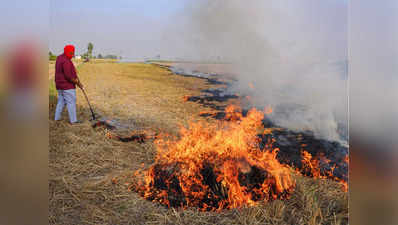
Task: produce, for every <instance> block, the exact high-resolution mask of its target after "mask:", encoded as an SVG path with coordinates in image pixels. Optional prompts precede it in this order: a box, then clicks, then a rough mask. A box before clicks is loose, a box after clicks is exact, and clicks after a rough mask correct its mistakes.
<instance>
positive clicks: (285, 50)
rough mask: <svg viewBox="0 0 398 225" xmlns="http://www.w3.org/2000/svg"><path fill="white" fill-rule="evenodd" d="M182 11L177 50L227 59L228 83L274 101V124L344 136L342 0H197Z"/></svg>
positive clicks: (257, 99)
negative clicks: (232, 80) (231, 79)
mask: <svg viewBox="0 0 398 225" xmlns="http://www.w3.org/2000/svg"><path fill="white" fill-rule="evenodd" d="M182 18H183V22H182V24H183V25H182V27H183V30H184V32H178V34H179V37H178V40H179V41H180V46H185V47H180V50H181V48H185V49H187V51H189V52H190V53H194V54H195V56H196V59H198V60H202V61H214V60H216V59H218V60H222V61H224V62H228V63H230V65H229V66H231V67H232V71H234V74H235V75H236V76H237V78H238V82H237V83H235V84H234V85H233V87H232V88H231V89H230V91H232V92H240V93H242V94H248V95H250V96H251V97H252V99H253V106H256V107H264V106H272V107H273V109H274V113H272V114H271V115H270V118H271V119H272V120H273V121H274V122H275V123H276V124H277V125H280V126H283V127H287V128H290V129H293V130H300V131H302V130H310V131H312V132H313V133H314V134H315V135H316V136H318V137H321V138H325V139H329V140H336V141H342V140H344V139H345V141H347V137H346V134H344V132H341V131H345V132H346V131H347V127H348V125H347V116H348V115H347V114H348V113H347V110H348V106H347V105H348V97H347V94H348V93H347V85H348V82H347V81H348V76H347V5H346V3H344V1H328V0H326V1H315V0H308V1H281V0H278V1H260V0H258V1H256V0H253V1H239V0H228V1H225V0H224V1H222V0H219V1H214V0H208V1H200V3H198V2H197V1H195V3H192V4H191V5H188V6H187V7H186V9H185V11H184V16H183V17H182ZM173 29H174V31H176V30H177V29H176V28H173ZM174 33H176V32H174ZM187 46H189V47H187ZM188 49H189V50H188ZM249 84H252V85H249ZM250 86H252V87H253V86H254V88H251V87H250ZM344 136H345V137H344Z"/></svg>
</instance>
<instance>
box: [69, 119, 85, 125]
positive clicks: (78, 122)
mask: <svg viewBox="0 0 398 225" xmlns="http://www.w3.org/2000/svg"><path fill="white" fill-rule="evenodd" d="M82 123H83V122H82V121H80V120H77V121H76V122H73V123H71V124H72V125H76V124H82Z"/></svg>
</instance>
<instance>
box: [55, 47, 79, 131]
mask: <svg viewBox="0 0 398 225" xmlns="http://www.w3.org/2000/svg"><path fill="white" fill-rule="evenodd" d="M74 55H75V47H74V46H73V45H67V46H65V48H64V53H63V54H62V55H59V56H58V57H57V60H56V62H55V86H56V89H57V91H58V103H57V107H56V110H55V120H56V121H58V120H61V114H62V111H63V109H64V106H65V105H66V107H67V108H68V113H69V121H70V123H71V124H76V123H81V121H79V120H77V115H76V85H77V86H79V87H80V88H81V89H83V85H82V83H81V82H80V80H79V78H78V77H77V74H76V69H75V66H74V65H73V63H72V57H73V56H74Z"/></svg>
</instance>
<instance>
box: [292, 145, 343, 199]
mask: <svg viewBox="0 0 398 225" xmlns="http://www.w3.org/2000/svg"><path fill="white" fill-rule="evenodd" d="M301 156H302V160H301V163H302V168H301V171H300V169H296V171H297V172H300V173H302V174H304V175H307V176H311V177H314V178H320V179H326V178H330V179H333V180H336V181H337V182H339V183H340V184H341V185H342V189H343V191H345V192H347V191H348V183H347V182H346V181H345V180H343V179H340V178H338V177H336V176H334V174H333V171H334V170H335V167H332V168H331V169H330V170H325V169H322V168H324V166H323V165H327V164H329V163H330V160H329V159H327V158H326V157H325V156H324V155H322V154H321V155H319V156H317V157H313V156H312V155H311V154H310V153H308V152H307V151H305V150H303V151H301ZM344 160H345V161H346V160H347V162H348V156H347V157H345V159H344Z"/></svg>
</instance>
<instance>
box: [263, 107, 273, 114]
mask: <svg viewBox="0 0 398 225" xmlns="http://www.w3.org/2000/svg"><path fill="white" fill-rule="evenodd" d="M264 113H265V114H267V115H269V114H271V113H272V107H271V106H266V107H264Z"/></svg>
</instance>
